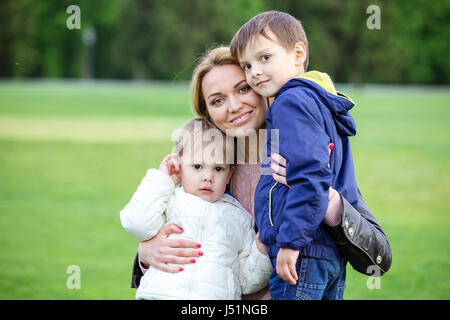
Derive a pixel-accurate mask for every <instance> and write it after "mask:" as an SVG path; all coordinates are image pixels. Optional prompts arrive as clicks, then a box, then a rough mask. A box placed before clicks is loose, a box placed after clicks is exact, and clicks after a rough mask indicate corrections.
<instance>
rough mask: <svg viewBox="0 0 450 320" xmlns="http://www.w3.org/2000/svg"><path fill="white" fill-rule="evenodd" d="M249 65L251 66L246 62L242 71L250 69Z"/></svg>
mask: <svg viewBox="0 0 450 320" xmlns="http://www.w3.org/2000/svg"><path fill="white" fill-rule="evenodd" d="M251 67H252V66H251V65H250V64H246V65H244V67H243V68H242V69H244V71H248V70H250V68H251Z"/></svg>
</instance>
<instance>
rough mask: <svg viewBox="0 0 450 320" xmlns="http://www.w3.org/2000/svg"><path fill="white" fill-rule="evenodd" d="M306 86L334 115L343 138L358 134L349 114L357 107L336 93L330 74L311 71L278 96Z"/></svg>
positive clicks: (289, 85)
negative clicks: (294, 88)
mask: <svg viewBox="0 0 450 320" xmlns="http://www.w3.org/2000/svg"><path fill="white" fill-rule="evenodd" d="M297 86H305V87H308V88H310V89H312V90H313V91H314V92H315V93H316V94H317V95H318V96H319V97H320V98H321V100H322V102H323V103H324V105H326V106H327V108H328V109H329V110H330V111H331V113H332V114H333V119H334V121H335V123H336V128H337V130H338V132H339V133H340V134H341V135H343V136H354V135H355V134H356V123H355V121H354V119H353V117H352V115H351V114H350V113H349V112H348V111H349V110H350V109H351V108H353V106H354V105H355V104H354V102H353V101H352V99H350V97H348V96H347V95H345V94H343V93H341V92H338V91H336V89H335V87H334V84H333V82H332V81H331V79H330V77H329V76H328V74H326V73H323V72H319V71H309V72H305V73H304V74H302V75H301V76H300V77H299V78H295V79H291V80H289V81H288V82H287V83H286V84H285V85H284V86H283V87H282V88H281V89H280V91H279V92H278V94H277V96H279V95H280V94H282V93H283V92H284V91H286V90H288V89H289V88H293V87H297Z"/></svg>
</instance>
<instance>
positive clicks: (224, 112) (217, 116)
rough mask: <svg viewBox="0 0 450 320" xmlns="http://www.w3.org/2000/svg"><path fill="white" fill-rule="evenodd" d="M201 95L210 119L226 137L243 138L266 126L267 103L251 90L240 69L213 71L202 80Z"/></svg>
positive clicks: (226, 66)
mask: <svg viewBox="0 0 450 320" xmlns="http://www.w3.org/2000/svg"><path fill="white" fill-rule="evenodd" d="M202 92H203V96H204V99H205V101H206V106H207V108H208V112H209V115H210V116H211V119H212V120H213V121H214V123H215V124H216V126H217V127H218V128H219V129H220V130H222V131H223V132H224V133H226V134H229V135H233V136H241V135H246V134H248V133H249V131H250V130H257V129H260V128H261V127H262V126H263V125H264V122H265V117H266V112H267V101H266V99H265V98H264V97H262V96H260V95H258V94H257V93H256V92H255V91H253V89H252V88H250V86H249V85H248V84H247V80H246V79H245V73H244V71H243V70H242V69H241V68H240V67H239V66H237V65H234V64H226V65H221V66H215V67H214V68H212V69H211V70H210V71H209V72H208V73H207V74H206V75H205V76H204V77H203V81H202Z"/></svg>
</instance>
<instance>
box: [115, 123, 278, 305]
mask: <svg viewBox="0 0 450 320" xmlns="http://www.w3.org/2000/svg"><path fill="white" fill-rule="evenodd" d="M231 147H233V144H232V143H230V141H228V139H227V137H226V136H224V135H223V133H222V132H221V131H220V130H218V129H217V128H215V127H214V126H213V125H212V124H211V123H210V122H209V121H207V120H205V119H194V120H191V121H189V122H188V123H187V124H186V125H185V126H184V127H183V128H182V129H181V132H180V133H179V135H178V138H177V141H176V144H175V153H173V154H170V155H168V156H166V157H165V158H164V159H163V161H162V162H161V165H160V167H159V170H156V169H150V170H148V172H147V174H146V176H145V177H144V179H143V180H142V182H141V184H140V185H139V187H138V189H137V191H136V192H135V194H134V195H133V197H132V198H131V201H130V202H129V203H128V204H127V205H126V206H125V208H124V209H123V210H122V211H121V212H120V219H121V222H122V225H123V227H124V228H125V229H126V230H127V231H128V232H129V233H131V234H132V235H133V236H135V237H136V238H137V239H138V240H139V241H144V240H148V239H150V238H152V237H153V236H155V235H156V233H157V232H158V230H159V229H160V228H161V227H163V226H164V225H167V224H176V225H178V226H179V227H181V228H182V229H183V233H182V234H174V233H173V234H171V235H170V237H171V238H184V239H188V240H192V241H195V242H199V243H201V244H202V247H201V248H202V253H203V255H202V257H201V258H199V259H197V260H195V261H193V262H194V263H192V264H187V265H185V266H184V269H181V268H180V270H182V272H178V273H166V272H163V271H161V270H159V269H157V268H155V267H152V266H150V268H149V270H148V271H147V272H146V273H145V274H144V276H143V278H142V279H141V282H140V286H139V288H138V290H137V292H136V298H137V299H146V300H147V299H177V300H182V299H195V300H204V299H214V300H222V299H240V298H241V295H242V294H249V293H253V292H256V291H258V290H260V289H262V288H264V287H265V286H267V284H268V281H269V277H270V274H271V272H272V265H271V262H270V260H269V258H268V256H267V255H265V254H263V253H262V252H261V251H264V249H265V247H264V246H263V245H262V244H260V243H257V242H256V241H255V231H254V229H253V223H252V218H251V215H250V213H248V212H247V211H246V210H245V209H244V208H243V207H242V205H241V204H240V203H239V202H238V201H237V200H236V199H235V198H234V197H232V196H231V195H230V194H227V193H225V191H226V187H227V184H228V182H229V180H230V178H231V175H232V173H233V169H234V166H233V165H232V164H230V163H232V161H230V158H233V157H234V153H233V151H232V150H231ZM179 182H182V187H180V188H175V185H176V184H178V183H179ZM258 247H259V249H258Z"/></svg>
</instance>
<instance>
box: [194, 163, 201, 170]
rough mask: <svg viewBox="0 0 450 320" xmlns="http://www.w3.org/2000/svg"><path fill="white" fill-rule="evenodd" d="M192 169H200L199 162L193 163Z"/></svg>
mask: <svg viewBox="0 0 450 320" xmlns="http://www.w3.org/2000/svg"><path fill="white" fill-rule="evenodd" d="M193 167H194V169H196V170H198V169H201V167H202V165H201V164H194V166H193Z"/></svg>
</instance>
